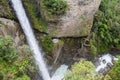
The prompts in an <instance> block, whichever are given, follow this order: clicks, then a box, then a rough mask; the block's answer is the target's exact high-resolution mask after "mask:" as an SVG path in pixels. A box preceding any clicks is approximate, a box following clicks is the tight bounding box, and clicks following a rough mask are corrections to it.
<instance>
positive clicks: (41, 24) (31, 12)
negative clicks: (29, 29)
mask: <svg viewBox="0 0 120 80" xmlns="http://www.w3.org/2000/svg"><path fill="white" fill-rule="evenodd" d="M23 4H24V6H25V9H26V11H27V14H28V17H29V18H30V21H31V23H32V25H33V27H34V28H35V29H37V30H39V31H40V32H45V31H46V28H47V27H46V24H45V21H44V20H42V18H41V15H40V12H39V9H38V8H37V6H36V5H37V4H36V3H35V1H34V0H23Z"/></svg>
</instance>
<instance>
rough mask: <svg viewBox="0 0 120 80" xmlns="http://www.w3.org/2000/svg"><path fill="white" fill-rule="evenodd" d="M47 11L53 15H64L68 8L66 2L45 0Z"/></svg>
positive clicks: (62, 0)
mask: <svg viewBox="0 0 120 80" xmlns="http://www.w3.org/2000/svg"><path fill="white" fill-rule="evenodd" d="M43 4H44V6H45V9H46V10H47V11H48V12H50V13H51V14H53V15H61V14H64V13H65V12H66V10H67V8H68V5H67V2H66V1H64V0H43Z"/></svg>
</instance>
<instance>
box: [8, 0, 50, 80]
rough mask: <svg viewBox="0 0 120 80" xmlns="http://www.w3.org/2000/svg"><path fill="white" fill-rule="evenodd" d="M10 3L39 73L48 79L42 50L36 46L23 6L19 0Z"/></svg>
mask: <svg viewBox="0 0 120 80" xmlns="http://www.w3.org/2000/svg"><path fill="white" fill-rule="evenodd" d="M10 1H11V3H12V7H13V9H14V11H15V13H16V15H17V18H18V20H19V22H20V24H21V27H22V29H23V31H24V33H25V35H26V39H27V41H28V44H29V46H30V48H31V50H32V51H33V53H34V58H35V62H36V64H37V65H38V67H39V73H40V74H41V76H42V78H43V80H50V76H49V73H48V70H47V67H46V65H45V61H44V59H43V56H42V50H41V48H39V46H38V42H37V40H36V39H35V36H34V33H33V31H32V28H31V25H30V22H29V20H28V17H27V15H26V13H25V10H24V7H23V5H22V2H21V0H10Z"/></svg>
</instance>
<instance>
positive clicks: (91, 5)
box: [39, 0, 101, 37]
mask: <svg viewBox="0 0 120 80" xmlns="http://www.w3.org/2000/svg"><path fill="white" fill-rule="evenodd" d="M66 1H67V5H68V7H69V9H68V10H67V11H66V13H65V14H64V15H59V16H53V15H50V14H49V13H48V12H47V11H46V10H44V5H43V3H42V0H41V1H40V0H39V3H40V8H41V11H42V12H43V13H44V14H42V15H43V16H44V18H45V19H46V21H47V22H48V23H49V24H48V33H49V34H51V35H52V36H53V37H82V36H87V35H88V34H89V33H90V30H91V27H92V23H93V15H94V14H95V12H96V11H97V10H98V7H99V4H100V2H101V0H92V1H91V0H66ZM51 6H52V4H51Z"/></svg>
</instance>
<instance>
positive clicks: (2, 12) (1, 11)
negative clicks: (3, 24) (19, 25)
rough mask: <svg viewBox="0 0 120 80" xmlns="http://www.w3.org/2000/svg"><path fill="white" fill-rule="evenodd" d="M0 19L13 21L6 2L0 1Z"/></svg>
mask: <svg viewBox="0 0 120 80" xmlns="http://www.w3.org/2000/svg"><path fill="white" fill-rule="evenodd" d="M0 17H5V18H9V19H14V18H15V17H14V15H13V13H12V10H11V8H10V6H9V1H8V0H0Z"/></svg>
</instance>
